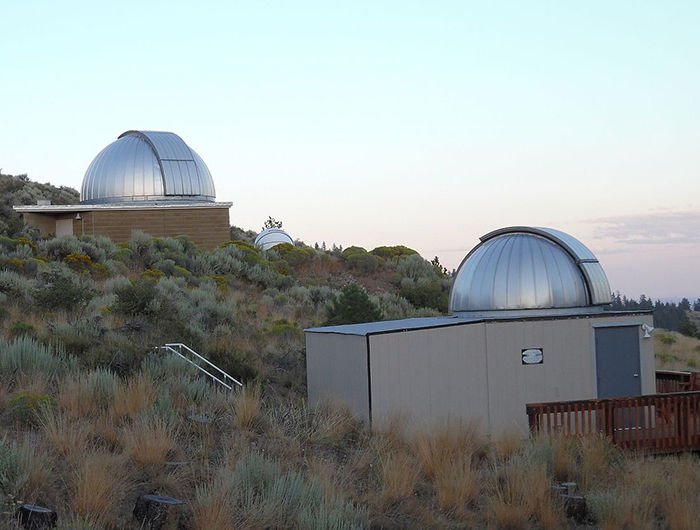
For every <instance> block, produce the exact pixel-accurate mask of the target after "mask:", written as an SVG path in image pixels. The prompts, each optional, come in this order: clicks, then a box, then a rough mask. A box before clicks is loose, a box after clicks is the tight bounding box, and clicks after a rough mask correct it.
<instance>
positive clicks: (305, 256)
mask: <svg viewBox="0 0 700 530" xmlns="http://www.w3.org/2000/svg"><path fill="white" fill-rule="evenodd" d="M268 253H269V254H270V255H271V257H274V256H275V255H277V256H279V259H282V260H284V261H286V262H287V263H289V264H290V265H291V266H293V267H296V266H298V265H301V264H303V263H307V262H309V261H311V260H312V259H313V258H314V256H316V251H314V249H312V248H307V247H296V246H294V245H292V244H291V243H282V244H280V245H275V247H274V248H273V249H270V251H268Z"/></svg>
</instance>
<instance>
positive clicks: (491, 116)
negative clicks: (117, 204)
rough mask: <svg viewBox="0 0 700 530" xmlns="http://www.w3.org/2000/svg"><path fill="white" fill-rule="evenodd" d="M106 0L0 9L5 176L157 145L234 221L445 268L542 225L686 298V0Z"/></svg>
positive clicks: (67, 169) (658, 292)
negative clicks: (176, 145)
mask: <svg viewBox="0 0 700 530" xmlns="http://www.w3.org/2000/svg"><path fill="white" fill-rule="evenodd" d="M101 4H102V3H98V2H7V1H5V2H2V4H0V24H1V27H2V29H1V31H0V67H1V68H2V70H1V74H2V82H1V83H0V95H1V96H2V99H1V100H0V101H1V102H2V103H1V105H0V123H1V124H2V127H0V168H2V169H3V171H4V172H9V173H28V174H29V176H30V178H32V179H35V180H39V181H50V182H52V183H54V184H65V185H70V186H74V187H79V186H80V182H81V180H82V176H83V174H84V172H85V169H86V168H87V166H88V164H89V163H90V161H91V160H92V158H93V157H94V156H95V155H96V154H97V153H98V152H99V151H100V149H102V148H103V147H104V146H106V145H107V144H108V143H110V142H111V141H113V140H114V139H116V137H117V136H118V135H119V134H120V133H121V132H123V131H125V130H128V129H155V130H169V131H173V132H176V133H177V134H179V135H180V136H182V137H183V139H184V140H185V141H186V142H187V143H188V144H189V145H190V146H192V147H193V148H194V149H195V150H197V151H198V153H199V154H200V155H201V156H202V157H203V158H204V160H205V161H206V162H207V164H208V166H209V168H210V170H211V172H212V174H213V175H214V179H215V182H216V185H217V194H218V199H219V200H226V201H232V202H233V203H234V206H233V208H232V209H231V222H232V223H233V224H235V225H238V226H242V227H245V228H253V229H259V228H260V226H261V225H262V223H263V221H264V220H265V219H266V218H267V216H268V215H272V216H274V217H276V218H278V219H281V220H283V221H284V226H285V228H287V229H288V231H289V232H290V233H291V234H292V236H293V237H298V238H300V239H302V240H304V241H306V242H307V243H311V244H313V243H314V242H315V241H318V242H319V243H320V242H321V241H326V242H327V243H329V244H330V243H331V242H336V243H338V244H342V245H344V246H347V245H350V244H358V245H362V246H365V247H367V248H373V247H374V246H377V245H379V244H399V243H400V244H406V245H408V246H411V247H413V248H416V249H417V250H419V251H420V252H421V253H422V254H423V255H424V256H425V257H426V258H429V259H430V258H432V257H433V256H434V255H438V256H439V257H440V259H441V261H443V262H444V263H445V264H446V265H447V266H449V267H450V268H452V267H456V266H457V265H458V264H459V262H460V260H461V258H462V257H463V256H464V255H465V254H466V252H467V251H468V250H469V249H470V248H471V247H472V246H474V245H475V244H476V243H477V242H478V237H479V236H480V235H482V234H484V233H486V232H488V231H490V230H492V229H495V228H499V227H501V226H507V225H511V224H532V225H540V226H551V227H554V228H559V229H562V230H565V231H567V232H570V233H571V234H573V235H575V236H577V237H579V238H580V239H581V240H582V241H584V243H586V244H587V245H588V246H589V247H590V248H591V249H592V250H593V251H594V252H596V253H597V254H598V256H599V258H600V260H601V262H602V263H603V266H604V267H605V269H606V271H607V273H608V276H609V278H610V283H611V285H612V287H613V289H619V290H620V291H622V292H624V293H626V294H628V295H631V296H637V295H639V294H640V293H642V292H644V293H646V294H648V295H651V296H654V297H657V296H658V297H665V296H682V295H688V296H700V279H699V275H698V273H697V270H698V267H697V264H698V263H700V237H699V236H698V234H700V178H699V177H700V171H699V170H700V150H699V149H698V146H699V145H700V130H699V128H698V123H700V104H699V103H698V98H699V97H700V96H699V95H700V64H699V59H700V52H699V50H700V32H698V27H700V4H698V3H697V2H663V3H662V2H642V1H634V2H632V1H629V2H612V1H606V2H591V1H589V2H561V1H557V2H427V1H426V2H408V1H405V0H404V1H400V2H381V1H374V2H347V3H341V2H263V1H259V2H197V3H195V2H187V3H178V2H128V1H120V2H111V3H109V4H107V3H105V4H104V5H101ZM669 239H670V240H672V243H667V241H668V240H669Z"/></svg>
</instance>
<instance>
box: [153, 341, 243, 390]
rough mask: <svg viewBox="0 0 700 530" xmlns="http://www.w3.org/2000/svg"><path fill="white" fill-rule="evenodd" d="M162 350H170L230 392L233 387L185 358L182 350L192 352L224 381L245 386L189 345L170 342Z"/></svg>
mask: <svg viewBox="0 0 700 530" xmlns="http://www.w3.org/2000/svg"><path fill="white" fill-rule="evenodd" d="M160 348H162V349H164V350H169V351H171V352H173V353H176V354H177V355H179V356H180V357H182V358H183V359H184V360H185V361H187V362H188V363H190V364H191V365H192V366H194V367H195V368H197V369H198V370H200V371H202V372H204V373H205V374H207V375H208V376H209V377H211V378H212V379H213V380H214V381H216V382H218V383H219V384H221V385H223V386H225V387H226V388H228V389H229V390H232V389H233V387H232V386H231V385H229V384H227V383H225V382H224V381H222V380H221V379H219V378H218V377H216V376H215V375H214V374H212V373H211V372H209V371H208V370H207V369H206V368H203V367H202V366H200V365H199V364H197V363H196V362H194V361H193V360H192V359H188V358H187V357H185V356H184V355H183V354H182V349H183V348H184V349H185V350H187V351H188V352H190V353H191V354H192V355H194V356H195V357H197V359H200V360H202V361H204V362H205V363H207V364H208V365H209V366H211V367H212V368H214V369H215V370H216V371H217V372H219V374H220V375H221V377H222V378H223V379H224V380H230V381H231V382H233V383H235V384H236V385H238V386H240V387H242V386H243V383H241V382H240V381H238V380H237V379H235V378H233V377H231V376H230V375H229V374H227V373H226V372H224V371H223V370H222V369H221V368H219V367H218V366H216V365H215V364H214V363H212V362H211V361H210V360H209V359H207V358H205V357H202V356H201V355H200V354H198V353H197V352H196V351H194V350H193V349H192V348H190V347H189V346H188V345H187V344H183V343H182V342H170V343H167V344H165V345H163V346H160ZM176 348H177V349H176Z"/></svg>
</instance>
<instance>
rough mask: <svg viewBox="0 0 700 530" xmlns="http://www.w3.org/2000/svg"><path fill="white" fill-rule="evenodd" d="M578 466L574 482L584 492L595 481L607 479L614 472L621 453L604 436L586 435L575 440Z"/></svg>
mask: <svg viewBox="0 0 700 530" xmlns="http://www.w3.org/2000/svg"><path fill="white" fill-rule="evenodd" d="M577 444H578V452H579V466H578V469H577V473H576V482H577V483H578V485H579V487H580V488H581V490H582V491H584V492H586V491H588V490H589V489H590V488H591V487H593V486H594V485H595V484H596V483H600V482H601V481H607V480H609V478H610V476H611V475H613V474H614V473H615V472H616V469H615V467H616V465H617V464H618V463H619V462H620V461H621V459H622V453H620V450H619V449H617V448H616V447H615V446H614V445H612V444H611V443H610V441H609V440H608V439H607V438H605V437H604V436H586V437H582V438H579V439H578V440H577Z"/></svg>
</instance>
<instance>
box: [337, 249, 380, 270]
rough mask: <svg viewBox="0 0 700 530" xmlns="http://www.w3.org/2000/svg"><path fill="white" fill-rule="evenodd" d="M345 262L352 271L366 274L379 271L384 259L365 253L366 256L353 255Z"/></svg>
mask: <svg viewBox="0 0 700 530" xmlns="http://www.w3.org/2000/svg"><path fill="white" fill-rule="evenodd" d="M345 261H346V262H347V264H348V267H350V268H351V269H354V270H357V271H360V272H362V273H365V274H367V273H370V272H373V271H375V270H377V269H378V268H379V266H380V265H381V264H382V262H383V261H382V258H380V257H379V256H375V255H374V254H370V253H369V252H365V253H364V254H360V253H357V254H351V255H349V256H348V257H347V258H346V259H345Z"/></svg>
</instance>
